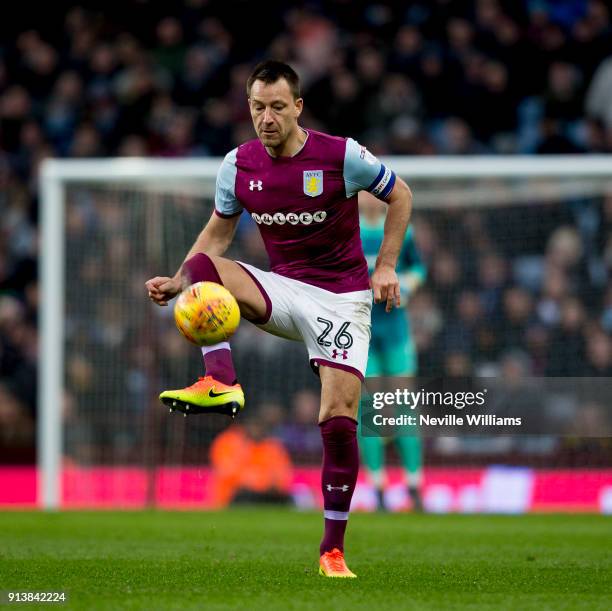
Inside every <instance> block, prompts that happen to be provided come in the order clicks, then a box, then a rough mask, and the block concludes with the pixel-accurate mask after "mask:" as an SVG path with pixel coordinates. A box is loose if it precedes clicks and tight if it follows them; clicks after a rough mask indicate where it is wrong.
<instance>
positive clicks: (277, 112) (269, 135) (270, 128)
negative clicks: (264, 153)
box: [249, 78, 304, 148]
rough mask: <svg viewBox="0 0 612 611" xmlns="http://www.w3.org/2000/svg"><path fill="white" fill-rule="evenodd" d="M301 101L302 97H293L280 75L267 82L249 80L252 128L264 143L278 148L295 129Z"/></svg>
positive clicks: (300, 110)
mask: <svg viewBox="0 0 612 611" xmlns="http://www.w3.org/2000/svg"><path fill="white" fill-rule="evenodd" d="M303 104H304V103H303V100H302V98H298V99H297V100H295V99H294V98H293V94H292V93H291V88H290V87H289V83H287V81H286V80H285V79H284V78H281V79H278V81H276V83H270V84H266V83H264V82H263V81H255V82H254V83H253V86H252V87H251V96H250V98H249V106H250V109H251V117H252V118H253V125H254V126H255V131H256V132H257V136H258V137H259V139H260V140H261V142H262V144H263V145H264V146H268V147H270V148H279V147H281V146H282V145H283V144H284V143H285V142H286V141H287V139H288V138H289V136H291V135H292V134H294V133H295V132H296V131H297V129H298V125H297V120H298V117H299V116H300V114H301V112H302V108H303Z"/></svg>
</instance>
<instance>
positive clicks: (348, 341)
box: [237, 261, 372, 381]
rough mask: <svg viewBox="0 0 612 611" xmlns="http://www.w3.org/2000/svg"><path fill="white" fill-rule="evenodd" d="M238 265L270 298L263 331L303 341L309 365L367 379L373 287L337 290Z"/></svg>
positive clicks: (267, 302)
mask: <svg viewBox="0 0 612 611" xmlns="http://www.w3.org/2000/svg"><path fill="white" fill-rule="evenodd" d="M237 263H238V264H239V265H240V266H241V267H242V268H243V269H245V270H246V272H247V273H248V274H249V275H250V276H251V277H252V278H253V280H254V281H255V283H256V284H257V285H258V287H259V289H260V290H261V291H262V294H263V296H264V299H265V300H266V306H267V307H266V310H267V311H266V317H265V318H264V319H263V320H261V321H256V322H255V324H257V326H258V327H259V328H260V329H263V330H264V331H267V332H268V333H272V334H273V335H278V336H279V337H284V338H286V339H293V340H297V341H303V342H304V343H305V344H306V348H307V349H308V358H309V359H310V365H311V367H312V368H313V370H314V371H315V372H318V367H319V365H327V366H329V367H334V368H336V369H343V370H345V371H349V372H351V373H353V374H355V375H356V376H357V377H358V378H359V379H360V380H362V381H363V379H364V375H365V370H366V365H367V363H368V347H369V345H370V314H371V310H372V291H371V290H366V291H354V292H351V293H338V294H337V293H332V292H331V291H326V290H325V289H322V288H319V287H318V286H313V285H312V284H307V283H305V282H300V281H299V280H293V279H292V278H286V277H285V276H281V275H279V274H275V273H274V272H264V271H262V270H260V269H258V268H256V267H253V266H252V265H249V264H248V263H242V262H240V261H237Z"/></svg>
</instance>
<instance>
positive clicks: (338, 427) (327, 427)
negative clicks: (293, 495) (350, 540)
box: [320, 416, 359, 554]
mask: <svg viewBox="0 0 612 611" xmlns="http://www.w3.org/2000/svg"><path fill="white" fill-rule="evenodd" d="M320 427H321V437H322V439H323V468H322V477H321V485H322V490H323V501H324V517H325V533H324V535H323V540H322V541H321V547H320V552H321V554H324V553H325V552H329V551H331V550H333V549H334V548H337V549H339V550H340V551H343V550H344V533H345V530H346V525H347V520H348V516H349V509H350V506H351V498H352V497H353V492H354V490H355V484H356V483H357V473H358V471H359V450H358V447H357V422H355V420H353V419H352V418H349V417H347V416H336V417H333V418H330V419H329V420H326V421H325V422H322V423H321V424H320Z"/></svg>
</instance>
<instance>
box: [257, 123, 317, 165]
mask: <svg viewBox="0 0 612 611" xmlns="http://www.w3.org/2000/svg"><path fill="white" fill-rule="evenodd" d="M300 129H301V130H302V131H303V132H304V133H305V134H306V138H304V142H303V143H302V146H300V148H299V149H298V150H297V151H295V153H293V155H291V157H285V156H283V157H274V155H270V153H269V152H268V149H267V148H266V147H265V146H264V147H263V148H264V151H266V154H267V155H268V157H270V159H275V160H277V161H278V160H279V159H293V158H294V157H297V156H298V155H299V154H300V153H301V152H302V151H303V150H304V147H305V146H306V143H307V142H308V138H310V132H309V131H308V130H307V129H304V128H303V127H300ZM261 146H263V144H262V145H261Z"/></svg>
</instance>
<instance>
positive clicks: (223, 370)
mask: <svg viewBox="0 0 612 611" xmlns="http://www.w3.org/2000/svg"><path fill="white" fill-rule="evenodd" d="M183 273H184V274H185V276H187V278H188V280H189V282H190V283H191V284H194V283H195V282H216V283H217V284H221V285H223V282H221V276H219V272H218V271H217V268H216V267H215V264H214V263H213V261H212V259H211V258H210V257H209V256H208V255H207V254H205V253H203V252H199V253H197V254H195V255H193V257H190V258H189V259H187V261H185V263H183ZM202 355H203V356H204V367H205V369H206V375H208V376H212V377H213V378H214V379H215V380H219V382H223V383H224V384H230V385H231V384H235V383H236V382H237V379H236V371H235V370H234V362H233V361H232V351H231V349H230V345H229V343H228V342H221V343H219V344H215V345H214V346H203V347H202Z"/></svg>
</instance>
